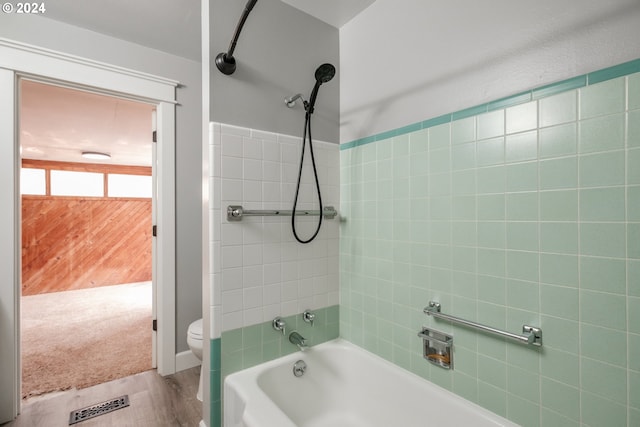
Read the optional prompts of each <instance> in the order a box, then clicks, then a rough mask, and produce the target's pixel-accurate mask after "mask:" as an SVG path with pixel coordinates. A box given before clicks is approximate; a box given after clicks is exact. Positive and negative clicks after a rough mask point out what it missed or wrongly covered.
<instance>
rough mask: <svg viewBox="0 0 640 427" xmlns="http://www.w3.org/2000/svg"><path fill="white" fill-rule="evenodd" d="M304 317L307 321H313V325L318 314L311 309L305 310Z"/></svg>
mask: <svg viewBox="0 0 640 427" xmlns="http://www.w3.org/2000/svg"><path fill="white" fill-rule="evenodd" d="M302 319H303V320H304V321H305V322H307V323H311V326H313V321H314V320H316V315H315V313H314V312H313V311H311V310H305V311H304V313H302Z"/></svg>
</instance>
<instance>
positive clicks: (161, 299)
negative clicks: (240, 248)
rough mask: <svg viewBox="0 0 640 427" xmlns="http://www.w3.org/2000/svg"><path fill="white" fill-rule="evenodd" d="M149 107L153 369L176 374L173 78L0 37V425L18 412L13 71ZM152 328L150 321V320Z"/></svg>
mask: <svg viewBox="0 0 640 427" xmlns="http://www.w3.org/2000/svg"><path fill="white" fill-rule="evenodd" d="M23 75H28V76H29V78H32V79H36V80H38V79H42V80H43V81H47V82H52V83H56V82H58V83H60V84H62V85H64V86H69V87H76V88H80V89H83V88H85V89H86V88H90V90H91V91H95V92H98V93H104V94H115V95H117V96H124V97H128V98H131V99H134V100H135V99H137V100H143V101H145V102H151V103H153V104H155V105H156V112H157V120H156V122H157V128H158V129H157V141H158V142H157V144H154V147H155V148H156V154H157V156H156V161H155V165H154V166H157V168H155V169H157V174H155V173H154V178H155V180H156V185H155V188H154V190H155V191H156V195H157V197H156V199H157V203H156V205H157V206H156V207H155V209H154V213H155V220H154V224H155V225H157V229H158V233H157V236H156V237H155V238H154V239H153V240H154V241H155V245H154V248H153V250H154V251H155V253H154V259H155V260H156V262H155V263H154V266H153V275H154V276H153V281H154V283H155V285H156V290H155V292H154V294H155V295H154V303H155V306H154V309H155V310H154V311H155V313H154V315H155V317H156V318H157V325H158V331H157V333H156V338H157V340H156V342H157V348H158V351H157V357H156V363H157V368H158V373H160V374H161V375H168V374H172V373H175V369H176V360H175V359H176V358H175V356H176V354H175V340H176V327H175V322H176V321H175V316H176V314H175V291H176V289H175V258H176V257H175V246H176V245H175V227H176V224H175V104H176V99H175V98H176V87H177V86H178V82H176V81H173V80H169V79H165V78H162V77H158V76H153V75H149V74H146V73H140V72H137V71H135V70H126V69H124V68H122V67H117V66H112V65H110V64H105V63H100V62H97V61H92V60H85V59H83V58H80V57H77V56H73V55H67V54H64V53H60V52H55V51H52V50H48V49H41V48H39V47H37V46H31V45H27V44H23V43H18V42H14V41H11V40H7V39H2V38H0V184H1V185H0V206H1V207H2V208H1V209H0V423H3V422H6V421H11V420H13V419H14V418H16V417H17V415H18V413H19V412H20V403H21V399H20V397H21V394H20V370H21V368H20V348H19V346H20V336H19V331H20V325H19V322H20V310H19V304H20V271H21V266H20V254H21V245H20V241H21V236H20V228H21V227H20V210H19V207H20V192H19V182H18V179H19V173H20V164H19V158H20V156H19V150H18V143H17V137H16V132H17V130H16V128H17V114H18V113H17V111H18V108H17V100H18V95H17V90H18V89H17V77H18V76H23ZM150 327H151V325H150Z"/></svg>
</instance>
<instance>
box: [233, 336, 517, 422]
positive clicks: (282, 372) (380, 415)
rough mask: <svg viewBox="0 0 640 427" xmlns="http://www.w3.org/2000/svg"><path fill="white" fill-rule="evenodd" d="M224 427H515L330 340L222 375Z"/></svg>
mask: <svg viewBox="0 0 640 427" xmlns="http://www.w3.org/2000/svg"><path fill="white" fill-rule="evenodd" d="M298 360H303V361H304V362H305V364H306V371H305V372H304V374H303V375H302V376H300V377H296V376H295V375H294V372H293V370H294V369H293V366H294V364H295V363H296V361H298ZM424 363H428V362H427V361H426V360H425V362H424ZM434 369H435V368H434ZM224 426H225V427H395V426H402V427H412V426H415V427H427V426H434V427H435V426H437V427H443V426H455V427H459V426H474V427H484V426H487V427H488V426H516V424H514V423H512V422H510V421H508V420H506V419H504V418H502V417H500V416H498V415H496V414H493V413H492V412H489V411H487V410H486V409H484V408H481V407H480V406H478V405H476V404H474V403H472V402H469V401H467V400H465V399H463V398H461V397H459V396H457V395H455V394H453V393H451V392H449V391H447V390H445V389H443V388H441V387H439V386H437V385H435V384H432V383H430V382H429V381H426V380H424V379H422V378H420V377H418V376H417V375H414V374H412V373H410V372H407V371H405V370H404V369H401V368H399V367H397V366H396V365H394V364H392V363H390V362H388V361H386V360H384V359H382V358H380V357H378V356H376V355H374V354H372V353H369V352H368V351H366V350H363V349H361V348H359V347H357V346H355V345H353V344H351V343H349V342H348V341H345V340H342V339H336V340H333V341H329V342H326V343H323V344H320V345H317V346H314V347H311V348H310V349H308V350H306V351H304V352H300V351H298V352H296V353H293V354H290V355H288V356H284V357H281V358H279V359H276V360H272V361H270V362H266V363H263V364H261V365H258V366H254V367H253V368H249V369H245V370H243V371H240V372H236V373H234V374H231V375H229V376H227V378H226V380H225V382H224Z"/></svg>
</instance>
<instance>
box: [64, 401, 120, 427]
mask: <svg viewBox="0 0 640 427" xmlns="http://www.w3.org/2000/svg"><path fill="white" fill-rule="evenodd" d="M127 406H129V395H126V394H125V395H124V396H120V397H116V398H115V399H111V400H107V401H106V402H102V403H97V404H95V405H91V406H87V407H86V408H82V409H76V410H75V411H71V414H70V415H69V425H72V424H76V423H79V422H81V421H85V420H88V419H90V418H95V417H98V416H100V415H104V414H108V413H109V412H113V411H115V410H117V409H122V408H126V407H127Z"/></svg>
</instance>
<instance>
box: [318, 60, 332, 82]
mask: <svg viewBox="0 0 640 427" xmlns="http://www.w3.org/2000/svg"><path fill="white" fill-rule="evenodd" d="M335 75H336V67H334V66H333V65H331V64H322V65H321V66H319V67H318V69H316V82H318V83H319V84H322V83H327V82H328V81H330V80H331V79H332V78H333V76H335Z"/></svg>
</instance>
